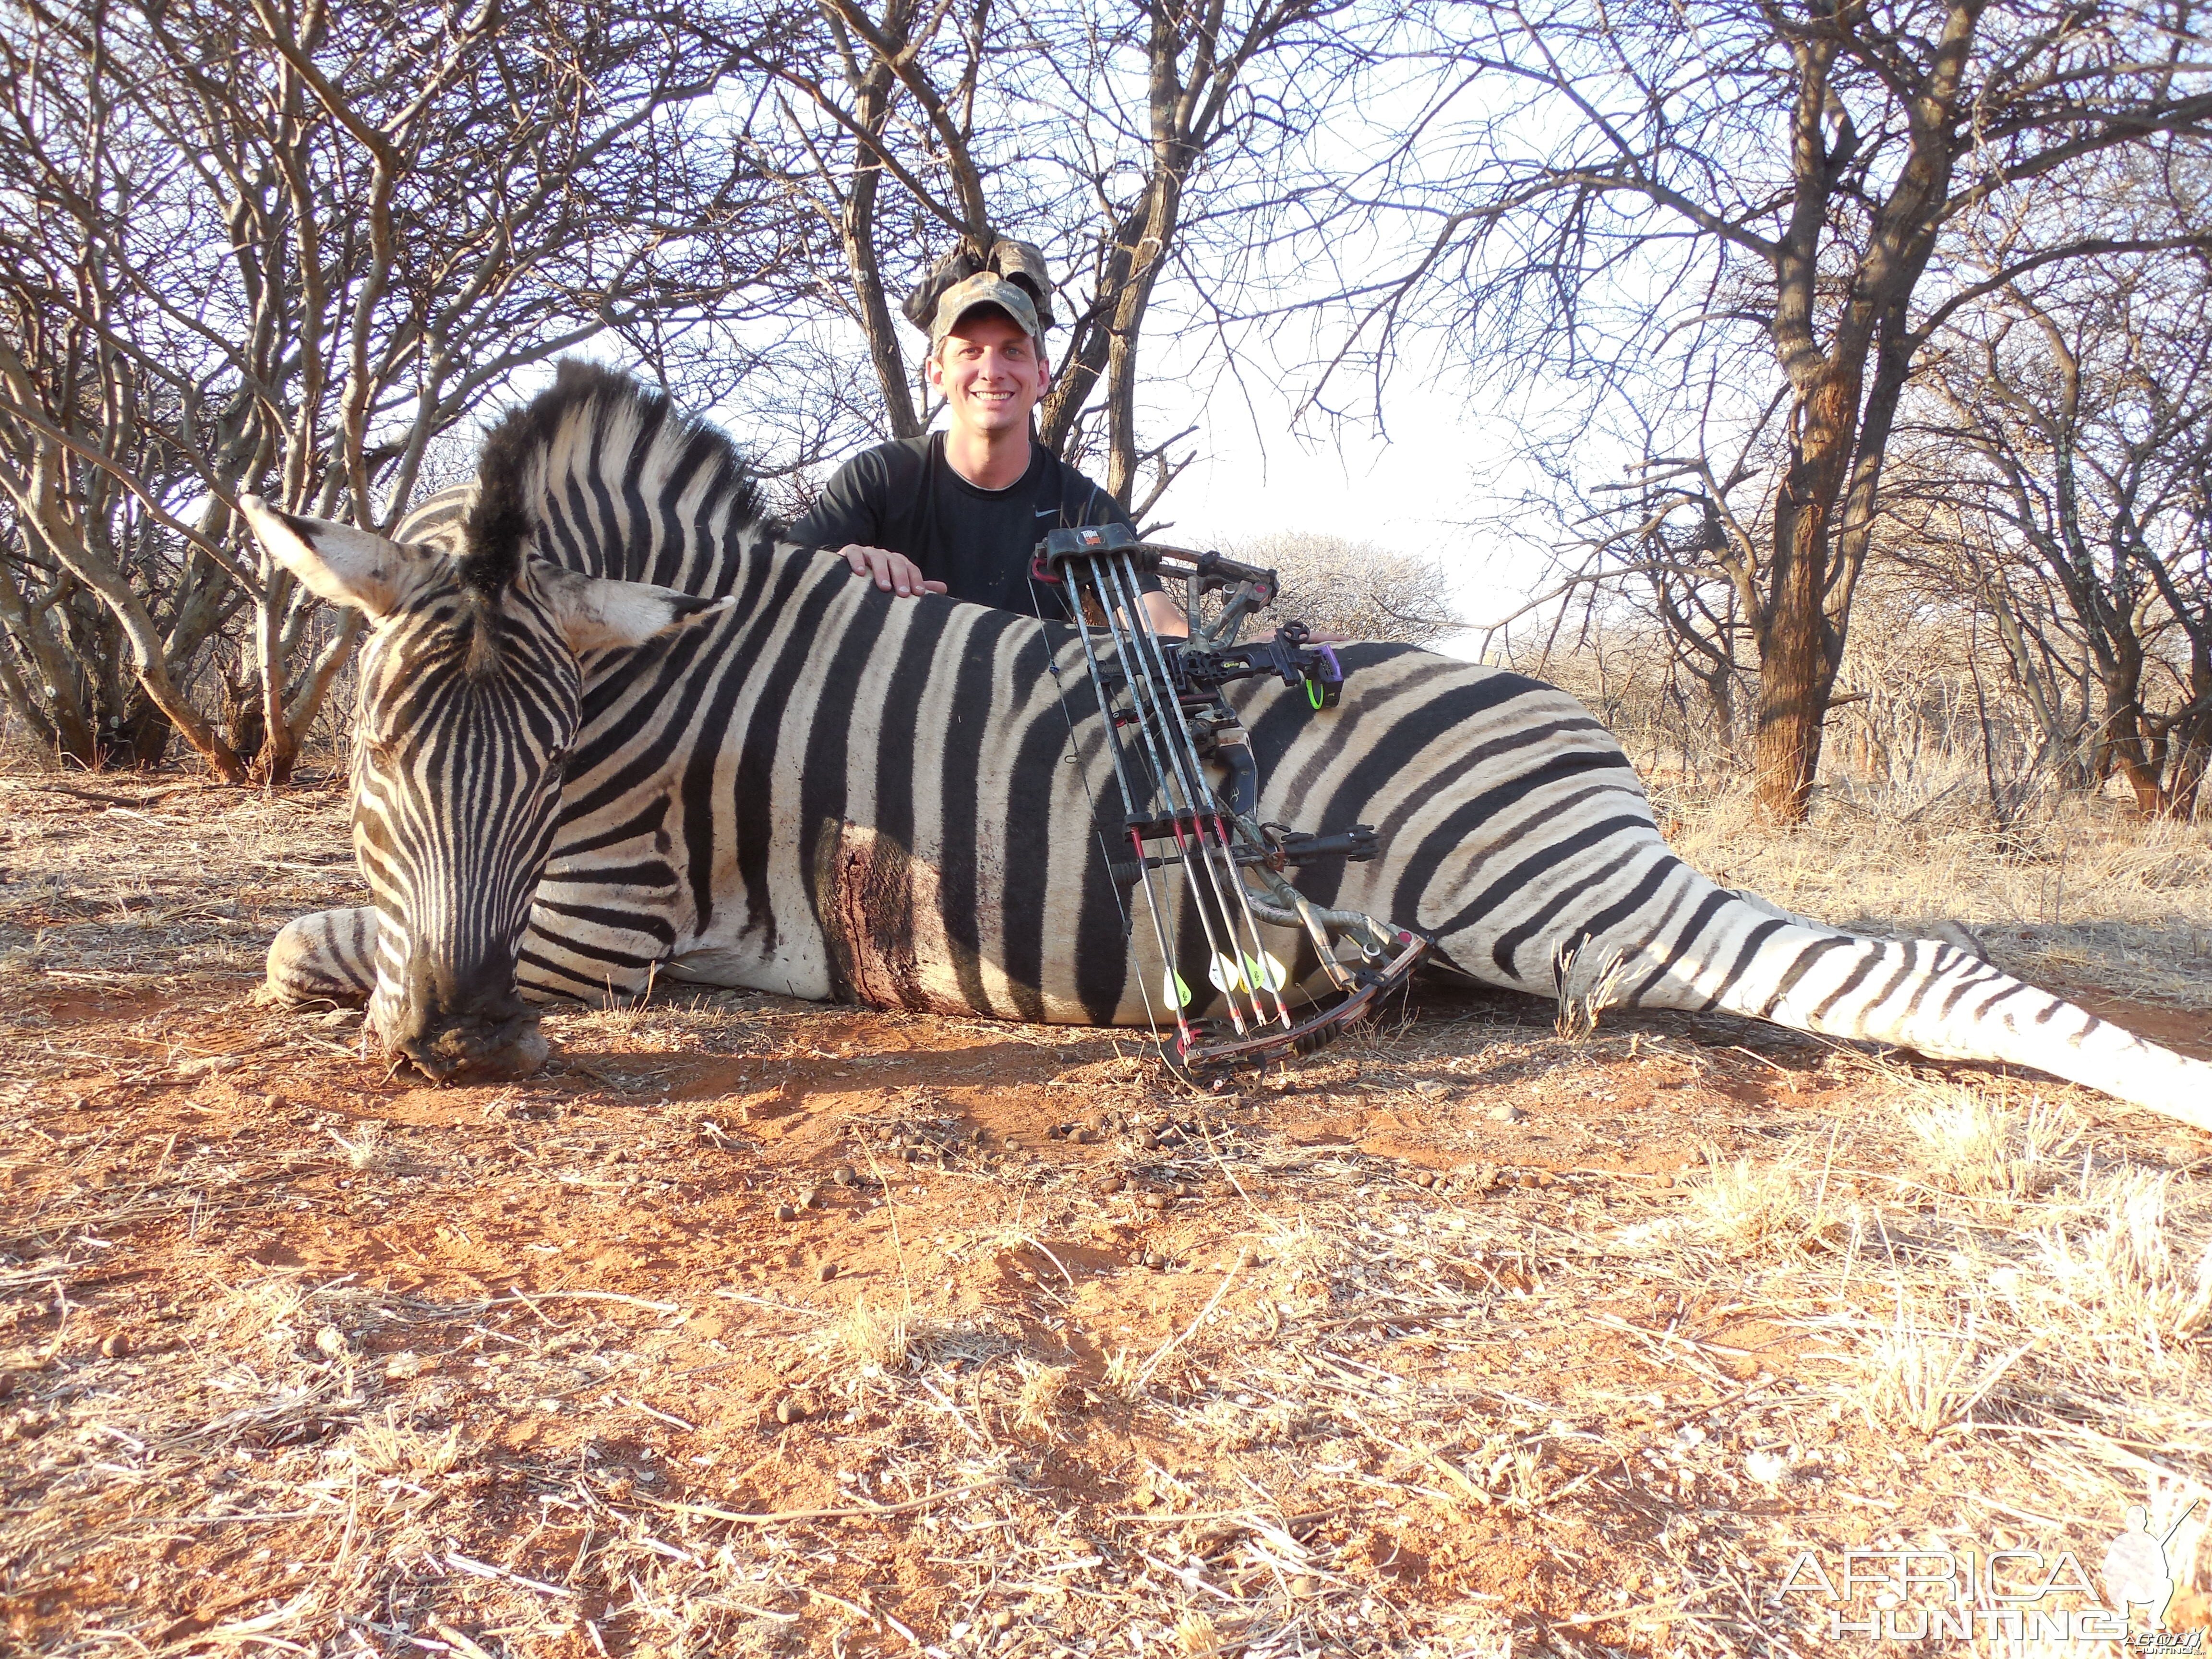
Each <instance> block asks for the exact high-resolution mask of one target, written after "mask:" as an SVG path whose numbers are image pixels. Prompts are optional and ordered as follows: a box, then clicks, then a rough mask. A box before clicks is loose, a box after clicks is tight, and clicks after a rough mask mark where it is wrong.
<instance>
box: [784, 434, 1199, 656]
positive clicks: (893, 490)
mask: <svg viewBox="0 0 2212 1659" xmlns="http://www.w3.org/2000/svg"><path fill="white" fill-rule="evenodd" d="M1086 524H1126V525H1129V526H1130V528H1131V529H1134V528H1135V527H1136V526H1134V525H1133V524H1131V522H1130V519H1129V514H1128V513H1127V511H1126V510H1125V509H1124V508H1123V507H1122V506H1121V502H1119V501H1115V499H1114V498H1113V497H1112V496H1111V495H1108V494H1107V493H1106V492H1105V491H1104V490H1103V489H1100V488H1099V487H1098V486H1097V484H1095V483H1091V480H1090V479H1088V478H1086V477H1084V476H1083V475H1082V474H1081V473H1080V472H1078V471H1076V470H1075V469H1074V468H1073V467H1072V466H1069V465H1067V464H1066V462H1064V461H1062V460H1061V459H1060V458H1059V457H1058V456H1056V455H1054V453H1052V452H1051V451H1050V450H1048V449H1047V448H1046V447H1044V446H1043V445H1042V444H1038V443H1032V444H1031V445H1030V470H1029V471H1027V472H1025V473H1024V474H1023V475H1022V477H1021V478H1020V480H1019V481H1018V483H1013V484H1011V485H1009V486H1008V487H1007V488H1006V489H978V488H976V486H975V485H974V484H972V483H969V482H968V480H967V479H965V478H963V477H961V476H960V474H959V473H958V472H957V471H956V470H955V469H954V467H953V465H952V464H951V462H950V461H948V460H946V459H945V435H944V434H943V433H942V432H933V433H930V434H928V435H927V436H924V437H920V438H902V439H899V440H897V441H895V442H892V443H887V444H878V445H877V446H876V447H874V448H873V449H869V450H863V451H862V452H861V453H860V454H858V455H855V456H854V458H853V459H851V460H849V461H848V462H846V463H845V465H842V466H841V467H839V468H838V469H837V472H836V476H835V477H832V478H831V479H830V480H829V487H828V488H827V489H824V490H823V492H822V495H821V499H819V500H818V501H816V502H815V503H814V506H813V508H812V509H811V511H810V512H808V513H807V514H806V515H805V517H804V518H802V519H800V520H799V522H798V523H796V524H794V525H793V526H792V527H791V539H792V540H793V541H794V542H797V543H798V544H799V545H800V546H802V547H820V548H826V549H828V550H829V551H831V552H833V553H834V552H836V550H838V549H839V548H841V547H846V546H849V545H851V544H854V543H858V544H860V545H861V546H863V547H882V548H888V549H889V550H890V551H892V552H894V553H903V554H905V555H906V556H907V557H908V558H909V559H912V560H913V561H914V562H915V564H916V565H917V566H918V567H920V568H921V574H923V576H925V577H926V578H927V579H928V580H931V581H939V582H943V583H944V584H945V591H946V592H948V593H950V594H951V596H952V597H953V598H954V599H971V600H973V601H974V602H975V603H976V604H978V605H996V606H997V607H998V608H999V609H1000V610H1002V611H1021V612H1022V613H1023V614H1024V615H1026V616H1032V617H1039V616H1042V617H1054V618H1063V617H1066V614H1067V611H1066V606H1065V605H1064V604H1063V603H1062V602H1061V601H1060V598H1059V596H1058V593H1057V591H1056V590H1054V589H1052V588H1048V587H1046V586H1043V585H1042V583H1039V584H1036V585H1035V586H1032V584H1031V583H1030V556H1032V555H1033V554H1034V553H1035V552H1036V544H1038V543H1039V542H1041V541H1042V540H1043V539H1044V533H1045V532H1046V531H1048V530H1052V529H1055V528H1060V527H1063V526H1066V527H1073V526H1076V525H1086ZM1143 586H1145V587H1146V589H1147V590H1148V591H1150V590H1155V589H1157V588H1158V586H1159V581H1158V578H1156V577H1146V578H1144V579H1143Z"/></svg>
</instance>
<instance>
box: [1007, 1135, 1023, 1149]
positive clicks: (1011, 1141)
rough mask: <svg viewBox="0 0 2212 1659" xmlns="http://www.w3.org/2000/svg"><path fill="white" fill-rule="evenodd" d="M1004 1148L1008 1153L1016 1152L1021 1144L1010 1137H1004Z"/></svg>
mask: <svg viewBox="0 0 2212 1659" xmlns="http://www.w3.org/2000/svg"><path fill="white" fill-rule="evenodd" d="M1021 1149H1022V1143H1021V1142H1020V1141H1019V1140H1018V1139H1016V1138H1015V1137H1014V1136H1012V1135H1008V1136H1007V1137H1006V1150H1007V1151H1008V1152H1019V1151H1021Z"/></svg>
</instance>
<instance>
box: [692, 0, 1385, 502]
mask: <svg viewBox="0 0 2212 1659" xmlns="http://www.w3.org/2000/svg"><path fill="white" fill-rule="evenodd" d="M1347 11H1348V0H1237V3H1231V0H1146V3H1136V4H1128V5H1121V4H1111V3H1109V4H1100V3H1097V0H1072V3H1069V0H1044V3H1037V4H1032V5H1026V6H1020V7H1012V8H1008V9H1005V10H1004V11H998V10H994V9H993V8H992V6H991V5H990V3H989V0H976V3H974V4H973V5H971V6H969V7H966V8H953V7H950V6H943V5H925V4H922V3H920V0H880V3H879V4H878V5H877V6H875V7H873V8H871V7H868V6H865V5H863V4H861V3H860V0H822V5H821V8H820V19H819V25H818V29H816V30H814V31H811V32H810V33H809V34H808V35H806V36H805V37H804V38H803V39H802V40H793V41H785V42H780V43H779V45H778V47H777V49H776V51H775V52H773V53H771V52H769V51H768V50H766V49H764V48H754V47H746V46H733V47H732V50H733V51H735V52H737V53H738V56H740V57H741V58H744V61H745V62H746V63H747V64H749V65H750V67H751V68H752V69H753V70H755V71H756V72H757V74H758V75H759V76H761V77H762V79H763V81H764V82H766V83H767V84H766V89H765V90H764V91H763V94H762V95H761V98H760V100H759V104H758V107H757V111H756V112H755V114H754V116H753V117H752V118H750V119H749V120H748V121H747V123H746V124H745V125H744V130H743V131H742V132H741V133H740V134H739V135H738V143H740V145H741V146H742V147H743V148H744V151H745V153H746V155H747V156H748V159H749V161H750V165H751V166H753V167H756V168H757V169H758V170H759V171H760V172H761V173H763V175H765V176H768V177H771V178H774V179H777V180H779V181H780V182H781V185H783V187H784V188H785V189H787V191H790V192H791V194H792V195H793V197H794V198H795V199H797V200H799V201H802V202H804V203H805V204H806V205H807V206H808V208H809V209H810V210H811V214H812V216H813V218H814V222H815V225H816V234H817V238H818V240H817V242H816V243H815V244H814V245H813V246H814V247H815V248H816V250H817V270H822V271H823V272H825V273H826V272H827V271H829V270H831V269H833V268H835V269H836V281H835V282H834V283H827V284H825V287H826V289H827V293H826V297H828V298H829V299H830V300H832V301H833V302H834V303H835V304H836V306H837V307H838V308H839V309H840V310H841V311H842V313H843V315H844V316H845V318H846V319H848V321H849V322H850V323H851V325H854V327H855V328H856V329H857V330H858V331H859V333H860V337H861V338H862V340H863V341H864V342H865V344H866V356H867V363H868V368H869V372H870V373H871V374H872V376H873V379H874V380H875V383H876V385H877V387H878V390H879V392H880V393H881V397H882V400H883V410H884V416H883V430H884V435H888V436H892V437H912V436H915V435H919V434H920V433H921V432H922V431H924V430H926V429H927V426H928V423H929V416H930V413H931V411H930V410H929V408H928V406H927V400H926V395H925V392H924V391H923V389H922V388H921V386H918V385H917V384H916V381H915V374H914V371H913V368H912V367H911V360H912V358H913V357H914V356H915V344H916V343H917V340H918V337H914V336H902V333H901V331H900V328H899V325H898V320H897V319H898V316H899V311H900V306H899V299H900V296H902V295H904V294H906V293H908V291H910V290H912V289H915V288H916V287H918V286H919V285H921V283H923V282H924V281H926V280H927V277H928V276H930V274H931V272H932V270H933V269H941V268H943V266H944V264H946V263H948V262H952V261H959V260H964V261H966V262H967V263H968V265H969V266H970V267H972V266H975V265H980V264H981V263H982V262H983V261H984V260H985V259H986V258H987V257H988V255H989V253H990V252H991V250H992V248H993V247H994V245H995V244H996V243H997V242H998V241H999V240H1000V239H1001V238H1002V237H1014V238H1018V239H1023V240H1031V241H1034V242H1036V243H1038V244H1041V245H1042V246H1043V247H1044V248H1045V250H1046V252H1047V253H1048V256H1049V257H1050V258H1051V262H1052V263H1053V264H1054V266H1055V268H1056V269H1057V270H1059V271H1060V273H1061V279H1060V290H1061V291H1060V294H1059V295H1057V296H1056V297H1055V299H1054V312H1055V313H1057V318H1058V320H1059V321H1060V322H1061V323H1063V324H1065V325H1066V334H1065V335H1064V336H1063V337H1062V338H1061V342H1060V345H1059V347H1058V349H1057V353H1056V361H1055V362H1054V383H1053V385H1052V387H1051V389H1050V390H1049V392H1048V394H1047V396H1046V397H1045V398H1044V400H1043V402H1042V404H1041V405H1040V408H1039V410H1038V436H1039V439H1040V441H1042V443H1043V444H1044V445H1045V446H1046V447H1048V448H1050V449H1051V450H1053V451H1054V453H1059V454H1063V455H1066V456H1067V457H1069V458H1070V459H1080V458H1081V457H1083V456H1084V455H1085V454H1086V453H1091V452H1097V453H1102V454H1103V461H1104V466H1103V471H1104V473H1105V483H1106V486H1107V488H1108V489H1109V490H1110V491H1112V492H1113V493H1114V494H1115V495H1116V496H1118V497H1119V498H1120V499H1121V500H1122V501H1124V502H1125V503H1127V504H1129V505H1131V506H1132V507H1134V508H1135V509H1136V510H1137V512H1138V514H1139V517H1142V516H1143V513H1145V511H1146V510H1147V508H1148V507H1149V506H1150V505H1152V503H1155V502H1157V501H1158V498H1159V495H1160V494H1161V492H1162V491H1163V490H1164V488H1165V487H1166V485H1167V483H1169V482H1171V480H1172V478H1173V477H1174V475H1175V472H1176V471H1177V470H1178V469H1179V465H1180V463H1178V462H1176V461H1175V460H1171V459H1169V450H1170V447H1172V446H1173V445H1174V444H1175V443H1176V442H1177V441H1179V440H1180V438H1181V437H1182V436H1183V435H1182V434H1178V435H1176V437H1172V438H1169V439H1167V440H1165V441H1153V442H1152V443H1150V444H1147V443H1146V441H1145V440H1144V438H1143V437H1142V436H1141V435H1140V434H1139V429H1138V428H1139V419H1138V404H1137V387H1138V385H1139V344H1140V341H1141V339H1142V337H1143V335H1144V331H1145V328H1146V320H1147V318H1148V317H1149V316H1150V315H1152V309H1153V305H1154V300H1155V296H1156V295H1157V293H1158V285H1159V283H1160V280H1161V277H1162V276H1163V275H1164V273H1166V272H1168V271H1170V270H1172V269H1174V268H1175V265H1176V259H1177V258H1178V256H1179V254H1180V253H1181V252H1182V248H1183V246H1184V244H1185V243H1186V242H1187V241H1188V240H1190V238H1191V235H1192V221H1193V217H1194V216H1193V213H1192V208H1191V204H1192V202H1193V199H1194V192H1201V193H1202V202H1203V210H1202V212H1201V213H1200V215H1199V216H1198V217H1199V218H1200V220H1202V221H1203V227H1204V228H1203V235H1202V237H1201V240H1209V241H1210V240H1220V239H1224V238H1231V239H1233V237H1234V235H1235V234H1236V231H1235V227H1236V225H1237V223H1238V222H1239V221H1240V216H1244V215H1256V214H1261V213H1264V212H1265V211H1266V210H1267V208H1268V207H1269V206H1270V204H1272V203H1273V201H1274V200H1275V199H1276V198H1277V197H1278V195H1279V191H1280V189H1281V187H1282V185H1283V183H1284V180H1283V177H1282V173H1283V168H1284V157H1285V155H1287V154H1288V153H1289V152H1290V150H1291V149H1294V148H1295V146H1296V145H1297V143H1300V142H1302V141H1303V139H1304V138H1305V137H1307V136H1309V135H1310V133H1311V132H1312V131H1313V130H1314V127H1315V126H1316V124H1317V122H1318V119H1319V112H1320V111H1321V110H1322V109H1324V108H1325V107H1327V106H1328V101H1329V100H1330V99H1331V98H1333V97H1334V96H1335V95H1337V94H1339V93H1340V92H1341V90H1342V89H1343V88H1344V86H1345V84H1346V82H1345V78H1344V76H1343V73H1342V72H1341V69H1340V67H1339V65H1340V64H1341V63H1343V62H1345V61H1348V60H1350V59H1351V58H1355V57H1356V56H1357V55H1358V54H1357V52H1356V50H1355V48H1354V45H1353V43H1352V40H1350V39H1349V38H1348V37H1347V35H1346V33H1344V32H1342V31H1341V30H1340V28H1339V27H1337V25H1338V22H1339V20H1340V18H1341V17H1342V16H1343V15H1346V13H1347ZM702 27H706V28H707V29H708V33H710V34H711V35H713V38H714V39H715V40H718V41H721V40H725V39H726V37H725V36H724V35H723V34H722V33H720V32H719V31H718V30H716V29H715V28H714V27H713V26H711V25H702ZM831 247H834V249H835V258H834V260H833V259H829V258H820V257H819V255H820V253H822V252H826V251H827V250H829V248H831ZM1210 275H1211V277H1212V280H1213V281H1215V282H1217V283H1222V284H1227V283H1231V282H1232V281H1233V280H1234V279H1233V277H1232V276H1230V275H1229V273H1228V272H1227V271H1226V270H1221V269H1217V270H1214V271H1212V273H1210ZM1102 393H1103V396H1102ZM1094 418H1097V419H1098V422H1099V424H1101V425H1103V433H1102V434H1100V435H1097V436H1096V437H1094V436H1093V435H1091V433H1090V432H1089V431H1088V430H1086V422H1090V421H1091V420H1092V419H1094ZM1148 469H1149V471H1150V472H1151V476H1152V482H1151V483H1150V485H1149V487H1148V486H1147V485H1146V483H1144V482H1142V480H1143V479H1144V477H1145V475H1146V472H1147V470H1148Z"/></svg>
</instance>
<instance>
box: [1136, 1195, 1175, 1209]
mask: <svg viewBox="0 0 2212 1659" xmlns="http://www.w3.org/2000/svg"><path fill="white" fill-rule="evenodd" d="M1139 1202H1141V1203H1142V1204H1143V1205H1144V1206H1145V1207H1146V1209H1148V1210H1164V1209H1166V1208H1167V1206H1168V1195H1167V1194H1165V1193H1146V1194H1145V1195H1144V1197H1143V1198H1142V1199H1141V1200H1139Z"/></svg>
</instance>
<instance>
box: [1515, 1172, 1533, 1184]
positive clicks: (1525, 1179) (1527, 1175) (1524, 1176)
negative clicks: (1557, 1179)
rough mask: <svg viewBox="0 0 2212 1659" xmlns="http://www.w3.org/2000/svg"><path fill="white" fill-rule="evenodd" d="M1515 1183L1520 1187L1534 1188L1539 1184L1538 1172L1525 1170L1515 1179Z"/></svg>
mask: <svg viewBox="0 0 2212 1659" xmlns="http://www.w3.org/2000/svg"><path fill="white" fill-rule="evenodd" d="M1513 1182H1514V1184H1515V1185H1516V1186H1518V1187H1534V1185H1536V1184H1537V1183H1536V1172H1535V1171H1534V1170H1522V1171H1521V1173H1520V1174H1519V1175H1517V1176H1514V1177H1513Z"/></svg>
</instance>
